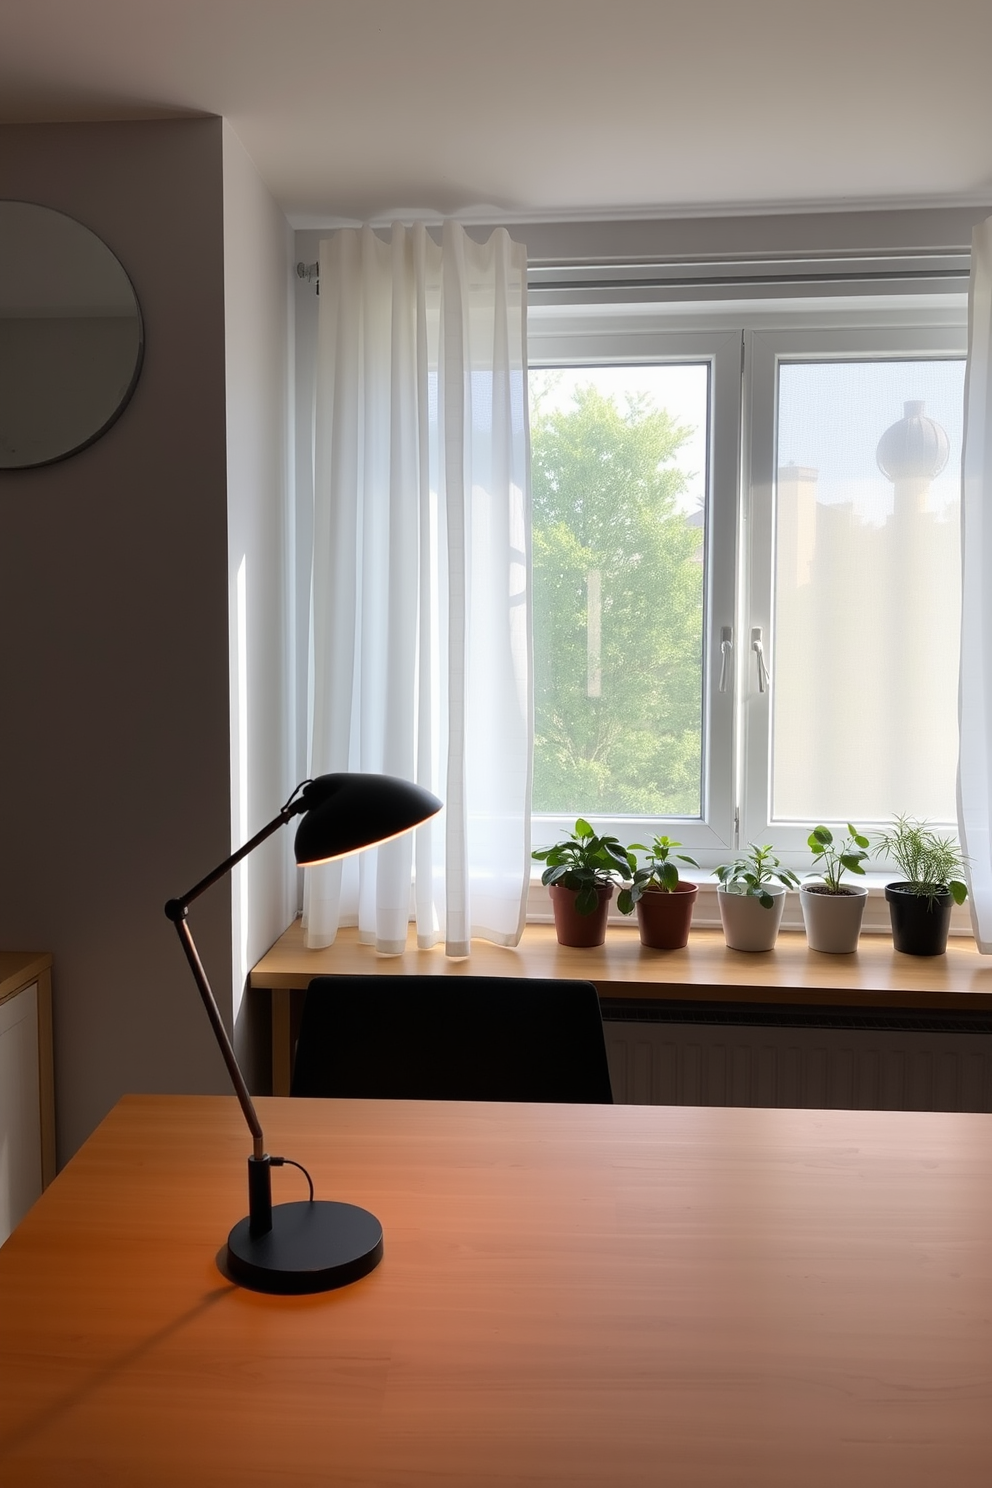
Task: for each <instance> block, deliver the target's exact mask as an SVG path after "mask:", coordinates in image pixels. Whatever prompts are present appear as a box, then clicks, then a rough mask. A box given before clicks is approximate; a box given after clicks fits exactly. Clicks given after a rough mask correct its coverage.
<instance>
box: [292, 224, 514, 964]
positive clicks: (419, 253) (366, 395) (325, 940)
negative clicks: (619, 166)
mask: <svg viewBox="0 0 992 1488" xmlns="http://www.w3.org/2000/svg"><path fill="white" fill-rule="evenodd" d="M525 288H526V259H525V253H524V249H523V247H522V246H520V245H518V244H516V243H513V242H511V240H510V238H509V236H508V235H507V233H506V232H505V231H504V230H498V231H496V232H494V233H493V234H492V236H491V237H490V238H489V239H488V240H487V241H486V242H485V243H484V244H481V245H480V244H477V243H475V242H473V241H472V240H471V239H470V238H469V237H468V236H467V234H466V233H465V232H464V230H463V229H462V228H461V227H459V226H458V225H457V224H455V223H446V224H445V225H444V227H443V229H442V241H441V244H440V246H438V245H437V244H436V243H435V242H434V241H433V239H432V238H431V236H430V235H429V234H428V233H427V231H426V230H425V228H424V227H423V226H422V225H417V226H415V227H413V228H404V227H402V226H399V225H394V226H393V228H392V230H391V232H390V234H389V236H388V239H384V238H382V237H380V236H378V235H377V234H376V233H374V232H373V231H372V230H371V229H370V228H362V229H347V230H342V231H340V232H336V233H335V234H334V236H333V237H331V238H330V239H328V241H326V242H325V243H322V244H321V252H320V311H319V332H318V351H317V376H316V395H315V414H314V417H315V445H314V473H315V487H314V492H315V494H314V560H313V585H312V608H311V614H312V635H311V660H312V717H311V761H310V769H311V774H314V775H316V774H320V773H323V772H325V771H331V770H368V771H382V772H385V773H386V774H390V775H400V776H403V777H405V778H406V779H410V780H416V781H417V782H418V783H420V784H421V785H425V786H427V787H428V788H429V789H430V790H433V791H434V792H435V793H436V794H437V795H438V796H440V797H441V799H442V801H443V802H444V805H445V809H444V811H443V813H442V814H441V815H440V816H439V817H437V818H435V819H434V821H432V822H429V823H427V824H426V825H425V826H423V827H421V828H420V829H419V830H418V831H417V833H416V834H415V836H414V837H413V838H410V837H405V838H400V839H398V840H397V841H395V842H391V843H387V844H385V845H384V846H382V847H380V848H378V849H376V850H375V851H373V852H369V853H365V854H362V855H360V856H359V857H356V858H351V859H347V860H345V861H344V862H343V863H337V864H329V865H326V866H324V867H321V868H316V869H310V870H308V871H307V875H306V883H305V891H304V927H305V933H306V940H307V944H308V945H311V946H320V945H328V944H330V942H331V941H332V940H333V939H334V936H335V933H336V931H337V929H338V927H339V926H341V925H354V924H357V925H358V928H359V937H360V939H361V940H363V941H366V942H368V943H371V944H374V945H375V946H376V948H377V949H378V950H380V951H385V952H392V953H395V952H399V951H401V950H402V949H403V948H404V947H405V944H406V936H407V928H408V924H409V921H410V919H411V916H412V915H413V916H414V917H415V919H416V925H417V940H418V944H419V945H421V946H430V945H433V944H435V943H437V942H438V941H442V940H443V941H444V943H445V948H446V951H447V953H448V954H449V955H453V956H461V955H467V954H468V951H469V942H470V940H471V938H472V937H473V936H478V937H481V938H483V939H486V940H492V941H496V942H497V943H499V944H504V945H515V944H516V943H517V941H518V940H519V938H520V933H521V930H522V929H523V923H524V909H525V901H526V891H527V885H528V881H529V874H530V790H531V724H532V702H531V694H532V687H531V675H530V668H531V631H530V536H529V533H530V513H529V481H528V464H527V460H528V456H527V401H526V350H525V347H526V329H525V326H526V322H525V316H526V303H525ZM411 883H413V884H414V887H413V888H411Z"/></svg>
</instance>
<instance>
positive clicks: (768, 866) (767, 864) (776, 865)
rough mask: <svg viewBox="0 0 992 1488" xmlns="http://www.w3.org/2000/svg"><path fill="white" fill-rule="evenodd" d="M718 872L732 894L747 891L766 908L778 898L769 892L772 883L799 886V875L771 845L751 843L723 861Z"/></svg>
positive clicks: (725, 886) (796, 887) (750, 896)
mask: <svg viewBox="0 0 992 1488" xmlns="http://www.w3.org/2000/svg"><path fill="white" fill-rule="evenodd" d="M716 876H717V878H718V879H719V880H720V883H721V884H722V885H723V887H724V888H725V889H726V890H727V892H728V893H729V894H747V895H748V897H749V898H751V899H757V900H758V902H759V904H761V905H762V906H763V907H764V908H765V909H771V907H772V905H773V904H774V903H775V900H774V899H773V898H772V896H771V894H769V892H768V885H769V884H771V883H780V884H784V886H785V887H786V888H787V889H798V888H799V879H798V878H797V877H796V875H795V874H794V873H793V871H792V869H791V868H783V867H782V864H781V863H780V862H779V860H778V858H777V857H776V856H775V853H774V852H773V850H772V848H771V846H770V845H769V844H767V843H766V844H765V846H764V847H756V846H755V844H754V843H753V842H749V843H748V850H747V852H746V853H744V855H743V856H742V857H739V858H735V859H734V861H733V862H732V863H724V864H723V865H722V866H721V867H719V868H718V869H717V870H716Z"/></svg>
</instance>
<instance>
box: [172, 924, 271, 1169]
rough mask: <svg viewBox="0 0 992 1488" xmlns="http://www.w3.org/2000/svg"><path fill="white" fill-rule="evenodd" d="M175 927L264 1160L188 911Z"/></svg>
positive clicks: (256, 1123)
mask: <svg viewBox="0 0 992 1488" xmlns="http://www.w3.org/2000/svg"><path fill="white" fill-rule="evenodd" d="M173 902H175V901H173ZM169 918H170V919H172V916H171V915H170V916H169ZM173 924H174V925H175V927H176V932H177V934H178V936H179V940H180V943H181V945H182V948H183V951H184V952H185V955H186V960H187V961H188V962H189V969H190V971H191V972H192V973H193V980H194V981H195V982H196V985H197V989H198V991H199V993H200V998H201V1000H202V1002H203V1006H204V1007H205V1008H206V1010H207V1017H208V1018H209V1019H210V1026H211V1028H212V1029H213V1031H214V1038H215V1039H216V1040H217V1043H218V1046H219V1047H220V1052H221V1054H222V1055H223V1056H224V1063H225V1064H226V1065H227V1073H228V1074H229V1075H230V1077H231V1084H232V1085H233V1086H234V1093H235V1095H236V1096H237V1097H238V1104H239V1105H240V1107H241V1111H242V1114H243V1115H244V1118H245V1121H246V1122H247V1123H248V1130H249V1131H250V1132H251V1135H252V1156H253V1157H255V1158H261V1157H264V1155H265V1138H264V1136H263V1135H262V1123H261V1122H260V1121H259V1119H258V1113H257V1112H256V1110H255V1106H254V1104H253V1102H252V1098H251V1096H250V1095H249V1093H248V1086H247V1085H246V1083H245V1077H244V1075H243V1074H242V1073H241V1066H240V1065H239V1064H238V1059H237V1055H236V1054H235V1052H234V1046H233V1045H232V1043H231V1040H230V1039H229V1038H228V1035H227V1029H226V1028H225V1027H224V1020H223V1018H222V1017H221V1015H220V1008H219V1007H218V1006H217V1001H216V998H215V997H214V994H213V992H212V991H211V988H210V983H209V981H208V980H207V973H206V972H205V971H204V969H203V962H202V961H201V960H200V953H199V952H198V950H197V949H196V945H195V944H194V941H193V937H192V935H191V934H190V928H189V925H188V924H187V923H186V915H185V911H184V912H183V914H182V917H181V918H180V919H173Z"/></svg>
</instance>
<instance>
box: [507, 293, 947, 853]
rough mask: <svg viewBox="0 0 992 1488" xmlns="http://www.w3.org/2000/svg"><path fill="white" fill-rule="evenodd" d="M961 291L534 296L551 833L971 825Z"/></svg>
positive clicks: (535, 446)
mask: <svg viewBox="0 0 992 1488" xmlns="http://www.w3.org/2000/svg"><path fill="white" fill-rule="evenodd" d="M948 303H949V304H950V306H951V308H950V309H933V308H932V307H931V306H924V307H922V308H921V307H920V305H918V304H917V303H916V302H910V301H906V302H904V303H903V304H902V305H900V306H890V305H878V304H873V305H872V306H871V307H867V306H865V305H862V306H860V307H858V308H855V309H852V308H851V307H850V305H841V306H839V307H838V308H830V307H829V306H828V307H826V308H824V307H823V306H822V305H821V304H819V303H817V304H815V305H813V306H806V307H805V308H803V309H801V310H799V311H798V312H797V311H796V310H795V308H794V307H793V308H791V309H790V310H789V311H788V312H787V313H786V312H784V311H782V310H781V309H780V308H779V309H773V308H771V307H768V308H766V309H765V310H762V309H761V308H760V307H755V306H753V305H752V306H750V307H748V308H746V310H745V312H744V313H743V314H738V316H737V317H736V319H735V317H734V315H733V314H732V313H731V314H727V313H720V314H717V313H713V314H705V315H703V314H696V315H694V316H691V315H689V314H688V313H687V312H686V307H684V306H683V307H680V311H679V314H673V312H672V309H671V307H648V308H645V307H640V308H639V309H637V310H636V311H635V310H633V309H628V310H627V311H626V312H625V313H622V314H621V313H618V311H617V308H616V307H615V306H614V307H611V309H610V310H609V311H608V312H607V313H600V314H595V313H592V312H591V311H590V309H589V308H588V307H587V308H586V309H585V311H584V312H583V313H580V312H578V311H576V310H575V309H574V308H573V309H571V310H569V309H562V308H560V307H553V308H543V307H542V308H541V309H540V310H539V311H538V312H537V313H536V314H535V313H533V312H532V317H531V331H530V360H531V436H532V458H533V470H532V488H533V511H534V518H533V523H534V525H533V538H534V602H535V612H534V629H535V715H536V717H535V733H536V740H535V769H534V780H535V789H534V813H535V822H534V841H535V843H542V842H545V841H551V840H553V838H554V836H556V835H558V834H559V832H560V831H561V830H563V829H564V830H567V829H568V827H569V826H570V825H571V823H572V822H573V821H574V819H575V817H576V815H578V814H579V813H580V812H581V813H582V814H583V815H586V816H589V817H590V818H591V819H593V820H595V821H597V822H599V823H603V824H604V825H608V827H609V829H610V830H614V831H616V832H617V834H618V835H619V836H620V837H621V838H622V840H624V841H630V840H632V839H635V840H636V839H638V838H640V840H645V837H646V835H647V834H650V833H653V832H655V831H665V832H668V833H669V834H670V835H673V836H675V837H677V838H678V839H679V840H680V841H681V842H682V843H683V844H685V846H686V847H687V849H688V850H689V851H690V852H692V853H693V855H694V856H696V857H698V858H699V861H700V863H701V864H702V865H704V866H707V865H709V866H712V865H713V864H715V863H716V862H719V861H721V860H723V858H724V857H725V856H726V854H727V852H728V851H733V850H734V848H735V847H736V846H737V845H738V843H742V844H743V843H746V842H748V841H759V842H773V843H774V844H775V845H776V846H777V847H778V848H779V849H780V850H781V852H782V855H783V857H784V858H786V859H787V860H789V859H790V858H792V859H793V860H794V861H795V862H796V863H797V864H805V863H806V861H807V859H808V852H807V851H806V848H805V840H806V836H807V835H808V832H809V829H810V827H811V826H812V825H814V824H815V823H816V822H818V821H826V822H844V821H847V820H853V821H855V822H856V823H857V824H858V825H859V826H864V827H866V828H870V827H871V826H873V825H878V824H881V823H882V822H884V821H886V820H888V819H890V818H891V816H892V815H893V814H894V813H896V812H899V811H906V812H909V813H910V814H912V815H917V816H924V817H927V818H930V819H932V820H934V821H936V822H939V823H941V824H942V825H944V826H946V827H947V828H948V829H949V830H953V829H954V817H955V811H954V782H955V769H956V759H957V742H956V696H957V646H958V633H957V632H958V615H959V587H958V564H959V532H958V484H959V480H958V477H959V470H960V456H961V416H962V414H961V410H962V402H963V383H964V362H963V351H964V346H963V337H964V317H963V313H962V312H961V311H960V310H959V308H958V306H957V305H956V304H955V303H954V302H953V301H950V300H948ZM907 305H909V306H910V308H907ZM673 325H678V326H679V328H678V329H673V328H672V327H673Z"/></svg>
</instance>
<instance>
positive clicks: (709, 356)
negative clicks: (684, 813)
mask: <svg viewBox="0 0 992 1488" xmlns="http://www.w3.org/2000/svg"><path fill="white" fill-rule="evenodd" d="M625 320H626V317H624V318H623V320H620V321H619V322H618V318H617V317H615V316H611V317H606V316H602V317H600V316H593V315H588V314H587V315H578V316H576V315H572V316H569V315H565V314H562V313H561V312H560V311H558V312H555V313H553V314H552V313H549V312H545V313H544V314H541V315H539V316H538V317H537V324H536V325H535V317H534V313H533V311H532V312H531V324H530V327H529V331H528V358H527V360H528V366H529V367H530V368H531V369H533V370H535V371H536V370H544V369H554V368H560V367H585V366H589V367H594V366H614V367H618V366H630V367H636V366H656V365H665V364H667V365H674V364H678V363H679V362H682V363H687V364H693V365H696V366H698V365H700V364H701V363H705V364H706V365H707V366H708V367H709V393H708V409H707V416H708V426H709V427H708V431H707V470H706V518H705V548H704V553H705V559H704V570H703V580H704V591H703V669H702V671H703V676H702V687H703V708H702V740H703V745H702V758H701V782H700V785H701V790H700V795H701V802H700V815H699V816H698V817H681V816H680V817H657V818H655V817H644V816H634V815H630V816H626V815H625V816H606V815H599V814H594V813H588V817H589V820H590V821H591V822H592V823H593V824H594V825H595V827H596V829H597V830H598V831H602V832H609V833H612V834H613V835H615V836H617V837H619V838H620V840H621V841H622V842H625V843H626V842H629V841H631V839H632V838H635V839H636V838H640V837H643V836H644V835H648V836H652V835H654V834H655V833H656V832H662V831H666V832H668V833H669V834H670V835H674V836H675V837H677V838H678V840H679V841H680V842H681V843H682V845H683V846H684V847H685V849H686V851H687V852H689V853H690V854H692V855H693V856H696V855H698V854H703V855H708V856H710V857H711V858H712V860H713V861H714V862H716V861H718V860H719V859H720V858H721V857H723V856H725V855H726V854H727V853H728V852H729V851H731V850H732V847H733V842H734V832H735V815H734V812H735V774H736V750H737V738H736V732H735V718H734V714H735V708H734V692H733V685H732V681H731V685H729V686H728V687H727V689H726V690H725V691H723V692H721V691H720V686H719V683H720V662H721V659H722V654H721V650H720V636H721V631H722V630H723V628H724V627H730V628H733V627H734V624H735V615H734V598H733V596H734V594H735V591H736V588H737V564H738V521H739V502H738V498H737V490H738V484H739V471H740V451H741V401H740V367H741V341H740V332H739V330H735V329H723V330H704V331H691V332H686V331H683V330H681V329H679V330H672V329H670V328H668V327H663V326H661V325H659V323H658V316H657V314H644V315H641V316H639V317H638V318H637V320H636V321H635V322H634V323H631V322H629V321H628V322H627V323H624V321H625ZM582 810H583V807H582V806H581V804H579V805H577V807H576V813H578V812H581V811H582ZM576 813H573V814H572V815H570V816H568V815H562V814H558V813H550V812H534V813H532V817H531V821H532V838H533V842H534V845H535V846H536V847H544V846H549V845H550V844H551V843H552V842H555V841H558V840H559V839H560V838H562V837H564V836H567V835H568V833H569V832H570V831H571V830H572V829H573V827H574V824H575V814H576Z"/></svg>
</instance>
